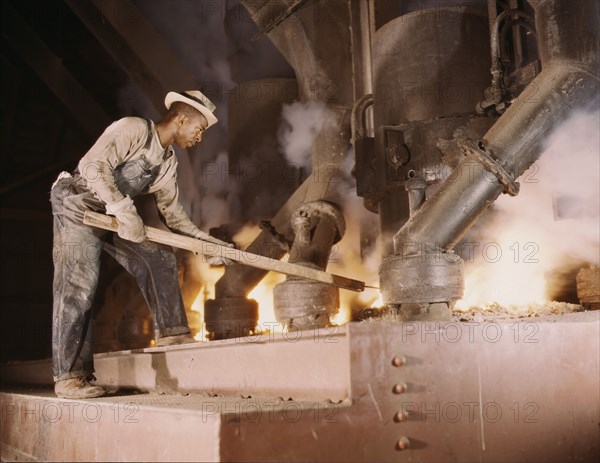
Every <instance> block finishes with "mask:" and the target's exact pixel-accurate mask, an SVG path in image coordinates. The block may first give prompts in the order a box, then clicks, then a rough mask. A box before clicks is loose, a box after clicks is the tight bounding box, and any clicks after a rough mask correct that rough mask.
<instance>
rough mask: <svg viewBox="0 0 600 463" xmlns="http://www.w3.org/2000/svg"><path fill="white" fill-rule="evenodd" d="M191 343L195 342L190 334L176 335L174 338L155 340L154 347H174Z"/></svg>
mask: <svg viewBox="0 0 600 463" xmlns="http://www.w3.org/2000/svg"><path fill="white" fill-rule="evenodd" d="M192 342H196V340H195V339H194V337H193V336H192V335H191V334H189V333H186V334H176V335H175V336H164V337H162V338H158V339H157V340H156V346H157V347H164V346H176V345H178V344H189V343H192Z"/></svg>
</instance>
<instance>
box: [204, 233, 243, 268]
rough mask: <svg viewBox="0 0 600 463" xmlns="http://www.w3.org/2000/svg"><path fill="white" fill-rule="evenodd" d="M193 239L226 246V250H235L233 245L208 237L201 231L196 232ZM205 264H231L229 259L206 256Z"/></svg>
mask: <svg viewBox="0 0 600 463" xmlns="http://www.w3.org/2000/svg"><path fill="white" fill-rule="evenodd" d="M194 238H196V239H198V240H202V241H206V242H208V243H214V244H218V245H221V246H226V247H228V248H232V249H233V248H235V245H234V244H233V243H228V242H227V241H222V240H220V239H218V238H215V237H213V236H210V235H209V234H208V233H205V232H203V231H202V230H198V232H197V233H196V234H195V235H194ZM206 262H208V264H209V265H217V266H218V265H230V264H232V263H233V261H232V260H231V259H228V258H227V257H225V256H222V255H221V256H206Z"/></svg>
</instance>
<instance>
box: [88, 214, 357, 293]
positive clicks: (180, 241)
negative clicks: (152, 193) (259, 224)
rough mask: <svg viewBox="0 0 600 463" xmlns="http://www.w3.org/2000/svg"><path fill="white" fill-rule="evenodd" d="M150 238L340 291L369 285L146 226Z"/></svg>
mask: <svg viewBox="0 0 600 463" xmlns="http://www.w3.org/2000/svg"><path fill="white" fill-rule="evenodd" d="M83 223H84V224H86V225H90V226H93V227H97V228H102V229H104V230H109V231H113V232H116V231H117V230H118V227H119V224H118V222H117V219H116V218H115V217H111V216H108V215H105V214H99V213H97V212H93V211H86V212H85V214H84V216H83ZM145 228H146V239H147V240H148V241H153V242H155V243H161V244H166V245H168V246H174V247H176V248H181V249H187V250H188V251H192V252H197V253H200V254H203V255H206V256H213V257H215V256H216V257H226V258H227V259H231V260H233V261H235V262H239V263H240V264H244V265H249V266H251V267H256V268H261V269H263V270H270V271H273V272H279V273H284V274H286V275H294V276H297V277H301V278H306V279H308V280H315V281H320V282H322V283H328V284H330V285H333V286H337V287H339V288H343V289H348V290H350V291H357V292H361V291H363V290H364V289H365V282H364V281H359V280H353V279H351V278H346V277H343V276H341V275H335V274H333V273H327V272H323V271H321V270H317V269H313V268H309V267H304V266H302V265H297V264H291V263H289V262H284V261H280V260H276V259H271V258H269V257H265V256H261V255H259V254H252V253H250V252H245V251H241V250H239V249H235V248H230V247H227V246H223V245H220V244H216V243H211V242H209V241H203V240H198V239H195V238H189V237H187V236H183V235H178V234H176V233H171V232H167V231H164V230H159V229H158V228H153V227H145Z"/></svg>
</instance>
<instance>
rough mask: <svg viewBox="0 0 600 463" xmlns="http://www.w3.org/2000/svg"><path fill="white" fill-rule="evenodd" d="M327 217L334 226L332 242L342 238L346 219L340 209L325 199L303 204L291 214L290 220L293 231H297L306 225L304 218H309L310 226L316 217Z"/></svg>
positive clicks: (311, 226)
mask: <svg viewBox="0 0 600 463" xmlns="http://www.w3.org/2000/svg"><path fill="white" fill-rule="evenodd" d="M321 217H327V218H328V219H330V220H332V221H333V223H334V225H335V227H336V234H335V241H334V244H335V243H337V242H338V241H340V240H341V239H342V237H343V236H344V233H345V232H346V221H345V220H344V216H343V215H342V213H341V211H340V210H339V209H338V208H337V207H336V206H335V205H333V204H332V203H328V202H326V201H312V202H310V203H306V204H303V205H302V206H300V207H299V208H298V209H296V211H295V212H294V213H293V214H292V217H291V219H292V220H291V221H292V227H293V228H294V232H295V233H298V232H299V231H301V229H302V228H303V227H305V226H306V219H309V220H310V228H311V229H312V228H313V227H315V225H316V219H319V218H321Z"/></svg>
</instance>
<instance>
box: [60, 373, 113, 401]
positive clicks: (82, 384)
mask: <svg viewBox="0 0 600 463" xmlns="http://www.w3.org/2000/svg"><path fill="white" fill-rule="evenodd" d="M54 393H55V394H56V396H57V397H61V398H63V399H92V398H94V397H102V396H104V395H106V391H105V390H104V389H103V388H101V387H100V386H93V385H92V384H90V383H89V381H88V380H87V378H86V377H85V376H79V377H77V378H69V379H63V380H62V381H57V382H56V383H54Z"/></svg>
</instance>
